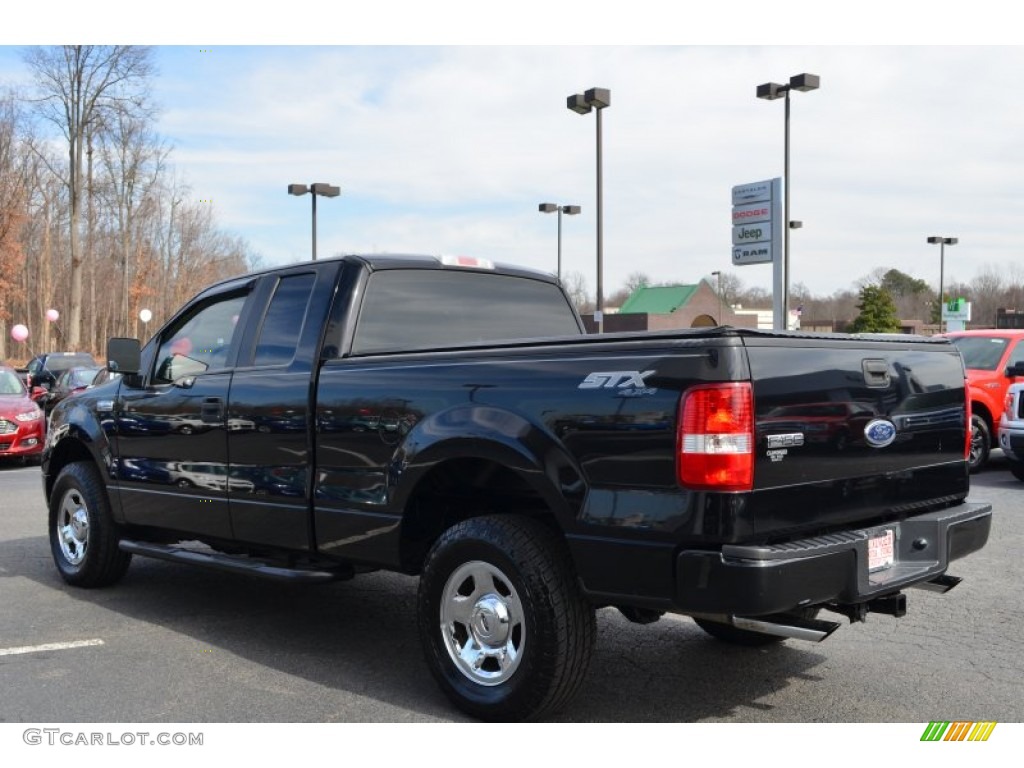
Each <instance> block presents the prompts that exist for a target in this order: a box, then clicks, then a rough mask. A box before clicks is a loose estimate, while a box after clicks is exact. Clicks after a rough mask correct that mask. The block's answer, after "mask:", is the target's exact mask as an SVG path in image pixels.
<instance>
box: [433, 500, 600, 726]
mask: <svg viewBox="0 0 1024 768" xmlns="http://www.w3.org/2000/svg"><path fill="white" fill-rule="evenodd" d="M418 600H419V604H418V618H419V631H420V639H421V642H422V643H423V648H424V652H425V654H426V657H427V664H428V666H429V667H430V671H431V673H432V674H433V675H434V677H435V679H436V680H437V682H438V684H439V685H440V686H441V688H442V690H443V691H444V692H445V694H446V695H447V696H448V697H449V698H450V699H451V700H452V702H453V703H454V704H455V705H456V706H457V707H459V708H460V709H462V710H463V711H464V712H466V713H468V714H470V715H472V716H474V717H477V718H480V719H481V720H528V719H539V718H542V717H544V716H545V715H547V714H549V713H551V712H553V711H555V710H557V709H559V708H560V707H562V706H563V705H564V704H565V703H567V702H568V701H569V699H570V698H571V697H572V696H573V694H575V692H576V690H577V689H578V688H579V685H580V683H581V682H582V680H583V678H584V675H585V674H586V670H587V667H588V665H589V663H590V657H591V654H592V652H593V647H594V638H595V636H596V623H595V618H594V608H593V606H591V605H590V604H589V603H588V602H587V600H586V598H584V596H583V594H582V592H581V591H580V588H579V585H578V584H577V582H576V578H575V575H574V573H573V570H572V567H571V564H570V555H569V552H568V549H567V548H566V546H565V543H564V542H563V541H562V540H561V539H560V538H559V537H558V536H557V535H556V534H555V533H554V532H553V531H552V530H551V529H549V528H548V527H547V526H545V525H543V524H542V523H539V522H537V521H535V520H531V519H529V518H525V517H518V516H488V517H478V518H472V519H470V520H465V521H463V522H461V523H458V524H457V525H455V526H453V527H452V528H449V529H448V530H447V531H445V532H444V533H443V534H442V535H441V537H440V538H439V539H438V540H437V542H436V543H435V544H434V546H433V547H432V548H431V550H430V553H429V554H428V555H427V560H426V565H425V566H424V569H423V575H422V578H421V580H420V587H419V598H418Z"/></svg>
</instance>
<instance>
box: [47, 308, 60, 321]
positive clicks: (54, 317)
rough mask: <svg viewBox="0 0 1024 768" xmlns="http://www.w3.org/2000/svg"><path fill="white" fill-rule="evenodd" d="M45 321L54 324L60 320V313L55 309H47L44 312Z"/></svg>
mask: <svg viewBox="0 0 1024 768" xmlns="http://www.w3.org/2000/svg"><path fill="white" fill-rule="evenodd" d="M46 319H47V320H49V321H50V322H51V323H56V322H57V321H58V320H59V319H60V312H58V311H57V310H56V309H48V310H46Z"/></svg>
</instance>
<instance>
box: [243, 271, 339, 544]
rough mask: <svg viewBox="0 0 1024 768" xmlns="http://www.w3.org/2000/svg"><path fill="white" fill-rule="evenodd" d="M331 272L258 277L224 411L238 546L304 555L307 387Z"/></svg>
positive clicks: (306, 537)
mask: <svg viewBox="0 0 1024 768" xmlns="http://www.w3.org/2000/svg"><path fill="white" fill-rule="evenodd" d="M337 269H338V267H337V265H336V264H335V265H332V264H320V265H316V266H315V267H312V266H310V267H305V266H303V267H297V268H294V270H290V271H288V272H284V273H281V274H276V275H267V276H265V277H264V278H263V282H262V284H261V285H260V287H259V288H258V289H257V293H258V295H259V298H258V300H257V301H256V303H257V305H258V307H257V308H256V309H255V310H254V315H253V317H254V319H253V325H254V329H253V332H252V335H251V338H249V337H247V340H246V341H245V342H243V347H244V351H243V352H241V353H240V356H239V364H238V369H237V370H236V371H235V373H234V378H233V379H232V382H231V398H230V403H229V407H228V455H229V457H230V474H231V477H232V478H234V479H235V481H236V484H235V485H234V486H232V487H231V488H229V489H228V495H229V497H230V508H231V526H232V531H233V532H234V536H235V538H236V539H238V540H243V541H247V542H250V543H254V544H270V545H273V546H283V547H287V548H289V549H306V548H308V547H309V507H308V503H309V502H308V498H307V486H308V483H309V477H310V473H311V470H312V468H311V455H310V450H309V448H310V432H309V430H310V429H311V420H310V415H309V414H310V381H311V377H312V375H313V362H314V359H315V350H316V346H317V340H318V339H319V336H320V334H321V333H322V330H323V319H324V315H325V313H326V310H327V304H328V302H329V300H330V295H331V292H332V289H333V287H334V283H335V277H336V275H337ZM264 307H265V310H264ZM260 315H262V317H260ZM250 359H251V362H248V361H249V360H250Z"/></svg>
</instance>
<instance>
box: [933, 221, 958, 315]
mask: <svg viewBox="0 0 1024 768" xmlns="http://www.w3.org/2000/svg"><path fill="white" fill-rule="evenodd" d="M928 242H929V243H931V244H932V245H935V244H936V243H938V245H939V333H942V331H943V330H945V329H944V328H943V327H942V326H943V323H942V310H943V309H944V308H945V306H946V297H945V296H944V295H943V294H944V290H945V286H944V285H943V279H944V278H945V272H946V246H947V245H956V244H957V243H959V242H960V239H959V238H957V237H937V236H935V237H929V238H928Z"/></svg>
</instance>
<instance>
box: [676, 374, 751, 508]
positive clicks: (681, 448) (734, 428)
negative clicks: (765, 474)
mask: <svg viewBox="0 0 1024 768" xmlns="http://www.w3.org/2000/svg"><path fill="white" fill-rule="evenodd" d="M753 449H754V396H753V391H752V390H751V387H750V383H749V382H744V383H738V384H712V385H709V386H701V387H694V388H693V389H690V390H687V391H686V392H685V393H684V394H683V398H682V400H681V401H680V403H679V430H678V433H677V435H676V450H677V453H678V468H679V472H678V475H679V482H680V484H682V485H683V486H685V487H687V488H693V489H694V490H706V491H749V490H750V489H751V488H753V485H754V453H753Z"/></svg>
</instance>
